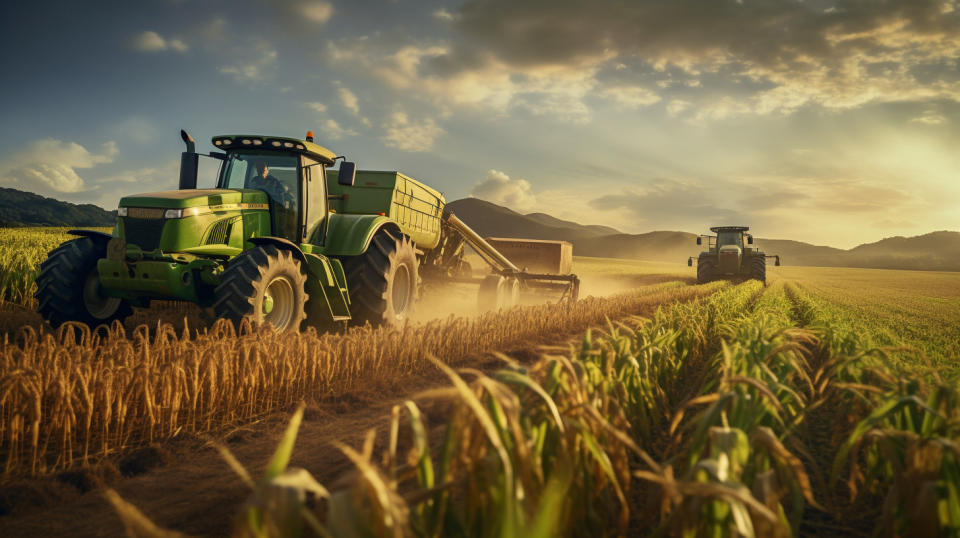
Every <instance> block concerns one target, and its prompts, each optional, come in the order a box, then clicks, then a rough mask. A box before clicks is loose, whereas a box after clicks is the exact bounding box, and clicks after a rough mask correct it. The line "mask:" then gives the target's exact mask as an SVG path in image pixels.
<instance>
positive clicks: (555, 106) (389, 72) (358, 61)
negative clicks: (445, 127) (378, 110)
mask: <svg viewBox="0 0 960 538" xmlns="http://www.w3.org/2000/svg"><path fill="white" fill-rule="evenodd" d="M395 43H396V42H395V40H392V39H383V38H381V39H370V38H366V37H364V38H353V39H345V40H340V41H337V42H331V43H329V44H328V51H329V52H330V58H331V59H332V60H333V62H334V63H336V64H338V66H340V67H343V68H346V69H352V70H353V71H354V72H355V73H356V74H358V75H372V76H374V77H376V78H377V79H379V80H380V81H382V82H385V83H386V84H387V85H389V86H390V87H391V88H392V89H394V90H401V91H407V92H409V93H410V94H412V95H415V96H417V97H419V98H426V99H428V100H431V101H432V102H433V103H434V104H435V105H437V106H438V108H440V109H441V110H444V109H445V108H446V107H448V106H451V105H454V106H461V107H470V108H483V109H488V110H493V111H495V112H497V113H499V114H506V113H507V112H509V111H510V110H512V109H522V110H526V111H528V112H531V113H533V114H535V115H554V116H556V117H559V118H561V119H567V120H571V121H584V120H586V119H588V118H589V116H590V110H589V108H588V107H587V106H586V105H585V104H584V103H583V99H584V97H586V96H587V95H589V94H590V93H591V91H592V90H593V89H594V86H595V80H594V74H595V72H596V68H590V67H586V68H584V67H581V66H577V65H574V66H568V67H543V68H536V69H529V70H526V71H523V72H522V73H519V72H516V71H515V70H514V69H513V68H511V67H510V66H508V65H506V64H504V63H503V62H500V61H498V60H497V59H496V58H494V57H492V56H490V55H488V54H486V53H483V52H477V53H475V54H473V55H472V56H471V58H470V59H469V61H470V62H471V67H470V68H469V69H460V67H459V66H454V65H452V64H451V63H450V61H451V54H452V50H453V49H452V48H451V45H450V44H445V43H421V42H411V43H408V44H404V45H401V46H400V47H399V48H396V44H395Z"/></svg>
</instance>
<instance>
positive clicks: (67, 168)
mask: <svg viewBox="0 0 960 538" xmlns="http://www.w3.org/2000/svg"><path fill="white" fill-rule="evenodd" d="M117 154H118V150H117V145H116V143H115V142H113V141H110V142H106V143H104V144H103V146H102V147H101V150H100V152H98V153H94V152H91V151H89V150H87V149H86V148H85V147H83V146H81V145H80V144H77V143H76V142H64V141H61V140H56V139H53V138H45V139H42V140H37V141H36V142H33V143H31V144H30V145H28V146H26V147H24V148H20V149H18V150H16V151H14V152H12V153H10V154H8V155H7V156H6V157H5V158H4V159H3V160H2V161H0V183H2V184H4V185H5V186H8V187H13V188H16V189H22V190H27V191H31V192H40V193H72V192H79V191H82V190H84V189H85V188H86V187H87V185H86V182H85V181H84V180H83V178H81V177H80V175H79V174H78V173H77V170H82V169H88V168H93V167H94V166H97V165H99V164H106V163H111V162H113V160H114V159H115V158H116V156H117Z"/></svg>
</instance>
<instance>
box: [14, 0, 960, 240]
mask: <svg viewBox="0 0 960 538" xmlns="http://www.w3.org/2000/svg"><path fill="white" fill-rule="evenodd" d="M958 60H960V2H958V0H888V1H879V0H875V1H869V0H855V1H827V0H805V1H798V0H784V1H774V0H762V1H760V0H675V1H668V0H590V1H566V0H524V1H519V0H467V1H431V0H422V1H411V0H383V1H378V0H280V1H266V0H230V1H227V0H155V1H151V0H138V1H137V2H129V1H125V2H98V1H96V0H94V1H89V2H4V3H2V6H0V68H2V73H3V75H2V77H0V81H2V84H0V186H5V187H13V188H18V189H22V190H28V191H32V192H37V193H40V194H43V195H45V196H50V197H53V198H57V199H61V200H68V201H72V202H76V203H95V204H98V205H101V206H102V207H106V208H108V209H109V208H113V207H116V204H117V202H118V200H119V199H120V197H121V196H123V195H126V194H133V193H137V192H145V191H156V190H164V189H174V188H176V185H177V177H178V172H177V169H178V166H179V154H180V152H181V151H183V145H182V143H181V141H180V138H179V130H180V129H181V128H183V129H186V130H187V131H188V132H190V133H191V134H192V135H193V136H194V138H195V139H197V140H198V141H199V142H200V143H199V144H198V148H199V150H201V151H205V152H206V151H211V150H213V149H214V148H213V146H212V145H211V144H210V138H211V137H212V136H214V135H216V134H226V133H256V134H273V135H282V136H295V137H302V136H304V134H305V133H306V131H307V130H313V131H314V132H315V133H316V135H317V142H318V143H320V144H321V145H324V146H327V147H328V148H330V149H331V150H332V151H334V152H336V153H337V154H338V155H346V156H347V157H348V158H349V159H350V160H353V161H356V162H357V165H358V167H359V168H360V169H378V170H400V171H402V172H404V173H406V174H408V175H411V176H413V177H416V178H418V179H421V180H423V181H424V182H426V183H427V184H429V185H431V186H434V187H436V188H438V189H440V190H441V191H443V192H444V194H445V195H446V197H447V199H448V200H454V199H457V198H463V197H466V196H475V197H478V198H482V199H486V200H489V201H492V202H494V203H498V204H501V205H505V206H507V207H510V208H511V209H514V210H516V211H519V212H522V213H531V212H544V213H549V214H551V215H553V216H556V217H559V218H564V219H569V220H573V221H576V222H581V223H585V224H604V225H608V226H613V227H614V228H617V229H619V230H622V231H624V232H627V233H643V232H648V231H654V230H683V231H689V232H697V233H699V232H706V231H707V229H708V228H709V227H710V226H714V225H721V224H743V225H749V226H751V229H752V231H754V232H755V233H756V234H757V236H759V237H767V238H778V239H795V240H798V241H806V242H811V243H815V244H823V245H831V246H836V247H844V248H849V247H852V246H855V245H857V244H860V243H865V242H871V241H876V240H878V239H881V238H883V237H890V236H895V235H905V236H912V235H920V234H923V233H927V232H931V231H935V230H945V229H946V230H958V229H960V181H958V179H960V64H958ZM201 174H202V179H201V185H203V184H204V182H205V181H206V182H207V184H210V183H212V181H213V175H214V174H215V168H213V167H212V166H211V167H207V166H205V167H203V168H201Z"/></svg>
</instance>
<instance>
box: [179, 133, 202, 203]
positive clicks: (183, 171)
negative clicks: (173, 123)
mask: <svg viewBox="0 0 960 538" xmlns="http://www.w3.org/2000/svg"><path fill="white" fill-rule="evenodd" d="M180 138H181V139H182V140H183V143H184V144H186V145H187V151H184V152H183V153H181V154H180V190H186V189H196V188H197V169H198V168H199V166H200V156H199V155H197V152H196V148H197V145H196V144H195V143H194V141H193V137H192V136H190V135H189V134H187V132H186V131H184V130H182V129H181V130H180Z"/></svg>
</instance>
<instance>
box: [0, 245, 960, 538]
mask: <svg viewBox="0 0 960 538" xmlns="http://www.w3.org/2000/svg"><path fill="white" fill-rule="evenodd" d="M0 232H3V231H2V230H0ZM38 233H39V232H38ZM57 234H62V232H59V231H58V232H50V233H49V236H50V237H49V238H46V239H44V240H49V241H50V244H51V245H53V244H56V243H59V242H60V241H61V240H62V239H63V238H64V237H63V236H62V235H57ZM11 237H15V236H0V260H3V263H2V264H0V267H2V269H0V271H2V273H0V275H2V278H3V280H2V283H3V287H2V293H3V295H2V297H3V298H4V300H5V301H7V302H8V303H14V304H19V305H24V306H29V305H30V301H31V299H30V295H31V294H32V289H31V286H32V280H31V279H32V276H30V275H32V273H30V271H31V270H33V269H32V267H35V264H36V263H38V262H39V259H40V258H42V257H43V254H44V253H45V251H46V249H48V248H50V247H49V245H48V246H45V247H40V250H38V253H39V254H38V253H33V254H29V253H28V252H26V251H24V252H20V251H17V250H16V249H14V250H9V249H7V250H3V249H4V248H6V247H5V245H8V244H10V242H9V239H10V238H11ZM38 237H39V236H38ZM40 251H42V252H40ZM11 253H14V254H11ZM32 256H35V257H32ZM11 260H12V261H11ZM594 263H597V262H594ZM628 270H629V267H628V264H620V265H618V266H617V267H616V268H615V269H611V274H615V275H623V274H626V273H627V272H629V271H628ZM649 270H650V268H649V267H642V268H641V269H639V272H645V271H649ZM773 274H774V278H773V279H772V284H770V285H769V286H766V287H764V286H762V285H761V284H759V283H757V282H746V283H741V284H730V283H725V282H716V283H712V284H708V285H703V286H688V285H684V284H683V283H681V282H667V283H662V284H655V285H649V286H643V287H640V288H637V289H634V290H631V291H630V292H625V293H620V294H617V295H613V296H610V297H604V298H588V299H586V300H582V301H579V302H577V303H575V304H572V305H562V306H557V305H538V306H526V307H520V308H516V309H513V310H510V311H506V312H500V313H491V314H486V315H483V316H479V317H474V318H456V317H450V318H447V319H441V320H435V321H431V322H428V323H424V324H421V325H415V326H408V327H406V328H404V329H401V330H398V329H371V328H369V327H367V328H357V329H350V330H349V331H346V332H344V333H341V334H330V333H328V334H318V333H316V332H314V331H312V330H308V331H307V332H305V333H303V334H300V335H294V336H290V335H278V334H276V333H274V332H273V331H271V330H269V329H266V328H256V327H249V326H245V327H242V328H241V329H240V331H239V332H236V331H234V329H233V327H232V326H230V325H229V324H226V323H217V324H215V325H213V326H212V327H210V328H205V329H200V330H199V331H197V330H196V329H193V328H192V327H191V326H190V325H189V323H187V322H186V321H185V322H184V323H183V324H182V325H180V328H179V329H174V327H173V326H171V325H169V324H166V323H157V324H156V325H155V326H151V327H147V326H143V325H141V326H139V327H136V328H135V329H132V330H131V329H130V328H129V327H128V328H125V327H123V326H120V325H119V324H115V325H114V326H112V327H110V328H109V330H108V331H100V332H97V333H91V332H90V331H89V330H86V329H85V328H83V327H80V326H72V325H67V326H65V327H63V328H61V329H60V330H59V331H58V332H55V333H51V332H47V331H44V330H42V329H37V328H34V327H30V326H24V327H22V328H20V329H18V330H14V331H12V332H7V333H6V334H4V335H3V341H2V342H0V460H2V463H3V466H4V467H3V469H4V470H3V475H2V477H3V478H2V479H6V478H10V477H21V476H27V475H33V476H36V475H44V474H49V473H53V472H57V471H60V470H65V469H70V468H73V467H76V466H81V465H86V464H89V463H95V462H98V461H103V460H109V459H110V458H113V457H115V456H117V455H118V454H122V453H123V452H124V451H127V450H128V449H131V448H135V447H140V446H144V445H147V444H150V443H153V442H158V441H161V442H162V441H165V440H168V439H170V438H173V437H176V436H178V435H183V434H189V433H193V434H200V433H208V432H221V431H225V430H227V429H229V428H231V427H233V426H236V425H240V424H243V423H247V422H250V421H252V420H256V419H258V418H260V417H263V416H265V415H267V414H270V413H272V412H275V411H277V410H282V409H289V408H290V407H291V406H294V405H296V404H297V403H298V402H301V401H303V400H319V401H323V400H326V399H336V398H338V397H340V396H343V395H347V394H350V393H351V392H355V391H361V390H370V388H371V387H374V388H376V387H388V386H391V384H396V383H402V382H403V380H404V379H408V378H409V376H411V375H412V374H414V373H418V372H424V371H435V372H436V371H439V372H442V373H443V375H444V376H446V378H447V379H449V387H448V388H446V389H434V390H431V391H429V392H427V393H424V394H421V395H419V396H416V397H414V398H412V399H410V400H408V401H405V402H403V403H402V404H400V405H397V406H395V407H394V409H393V413H392V416H391V421H390V427H389V430H388V431H383V432H375V431H371V432H370V433H369V435H368V436H367V438H366V442H364V443H363V444H362V446H359V447H357V446H348V445H345V444H339V445H338V447H339V449H340V450H341V451H342V452H343V453H344V455H345V456H346V457H347V458H348V459H349V460H350V461H351V462H352V463H353V465H354V467H355V472H353V473H350V474H349V475H348V476H346V477H343V478H342V479H341V480H339V481H338V482H337V483H336V484H335V487H334V486H330V485H328V486H325V485H322V484H320V483H318V482H317V481H316V480H315V479H314V477H312V476H311V475H310V474H309V473H308V472H307V471H305V470H303V469H295V468H290V467H289V466H288V463H289V460H290V457H291V454H292V452H293V451H294V450H295V439H296V435H297V431H298V424H299V422H300V420H301V418H302V410H301V411H298V412H296V413H295V414H294V415H293V417H292V419H291V422H290V425H289V427H288V429H287V432H286V434H285V435H284V436H283V439H282V440H281V442H280V445H279V446H278V448H277V451H276V453H275V455H274V457H273V459H272V460H271V461H270V462H269V464H268V465H267V469H266V471H265V472H264V474H263V475H262V476H260V477H254V476H251V475H250V473H249V472H248V471H247V470H245V469H244V468H243V467H242V465H241V464H240V463H239V462H238V461H237V459H236V458H234V457H233V456H232V455H231V454H230V452H229V450H228V449H227V448H226V447H224V446H220V447H219V450H220V451H221V454H222V455H223V457H224V458H225V460H226V461H227V463H229V465H230V467H231V468H232V469H233V470H234V471H235V472H236V473H237V474H238V476H239V479H240V480H242V481H243V482H244V483H246V484H247V485H248V486H249V487H250V488H251V493H250V498H249V500H248V501H247V502H246V503H244V504H243V506H242V507H238V510H239V511H240V514H239V515H238V517H237V519H236V520H235V523H234V525H235V534H237V535H239V536H246V535H249V536H272V535H298V534H301V533H303V532H306V533H309V534H317V535H320V536H429V537H434V536H507V537H509V536H557V535H564V536H582V535H602V536H607V535H610V536H621V535H651V536H717V537H724V536H731V537H733V536H794V535H824V536H849V535H860V536H867V535H883V536H920V537H926V536H930V537H934V536H937V537H939V536H960V410H958V409H960V407H958V404H960V389H958V383H957V381H958V379H960V375H958V372H960V368H958V366H957V358H958V356H960V343H958V342H960V332H958V331H960V323H957V322H956V320H957V319H960V285H958V284H960V279H958V278H957V276H956V275H951V274H945V273H911V274H906V275H901V274H899V272H884V273H876V272H867V271H863V272H858V270H847V272H843V271H842V270H840V271H838V270H835V269H829V270H827V269H806V268H802V269H797V268H784V270H783V272H779V271H777V272H774V273H773ZM883 279H887V280H883ZM871 283H875V284H877V285H876V286H875V287H874V288H871V287H870V285H871ZM598 326H599V327H603V329H602V330H601V329H596V327H598ZM575 335H576V336H575ZM569 337H574V338H575V342H576V343H575V344H571V345H565V346H553V347H550V348H543V349H545V351H543V353H542V355H541V357H540V358H539V360H536V361H534V362H533V363H520V362H517V361H514V360H512V359H510V358H508V357H505V356H504V357H503V360H504V367H503V368H502V369H501V370H500V371H498V372H496V373H492V374H486V373H483V372H480V371H477V370H471V369H463V370H458V369H457V368H458V367H460V366H462V365H463V364H465V363H466V362H467V361H466V359H467V358H469V357H471V356H475V355H476V354H479V353H487V352H494V351H502V350H505V349H530V348H531V347H532V346H535V345H537V344H542V343H547V342H554V343H555V342H558V341H563V340H565V339H567V338H569ZM436 401H441V402H444V403H445V404H446V406H445V407H443V409H445V411H444V413H445V414H444V417H443V419H442V420H439V421H437V420H431V421H427V420H426V419H425V414H424V412H423V408H424V405H426V404H430V403H433V402H436ZM377 439H380V442H376V440H377ZM375 446H383V447H385V448H384V449H380V450H376V451H375V450H374V447H375ZM301 456H302V455H301ZM307 457H309V455H307ZM105 494H106V496H107V498H108V499H109V500H110V502H111V503H112V504H113V505H114V506H115V508H116V509H117V511H118V513H119V514H120V515H121V518H122V519H123V520H124V523H125V525H126V526H127V528H128V531H129V532H130V533H132V534H143V533H147V534H149V533H151V532H158V531H157V529H156V528H154V527H153V526H152V524H151V523H149V519H148V518H149V514H146V516H147V517H144V514H141V513H140V512H139V511H138V510H137V508H136V507H135V506H133V505H131V504H129V503H127V502H126V501H124V500H123V499H122V498H120V497H119V496H118V495H117V494H115V493H114V492H112V491H111V490H107V491H106V493H105Z"/></svg>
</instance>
